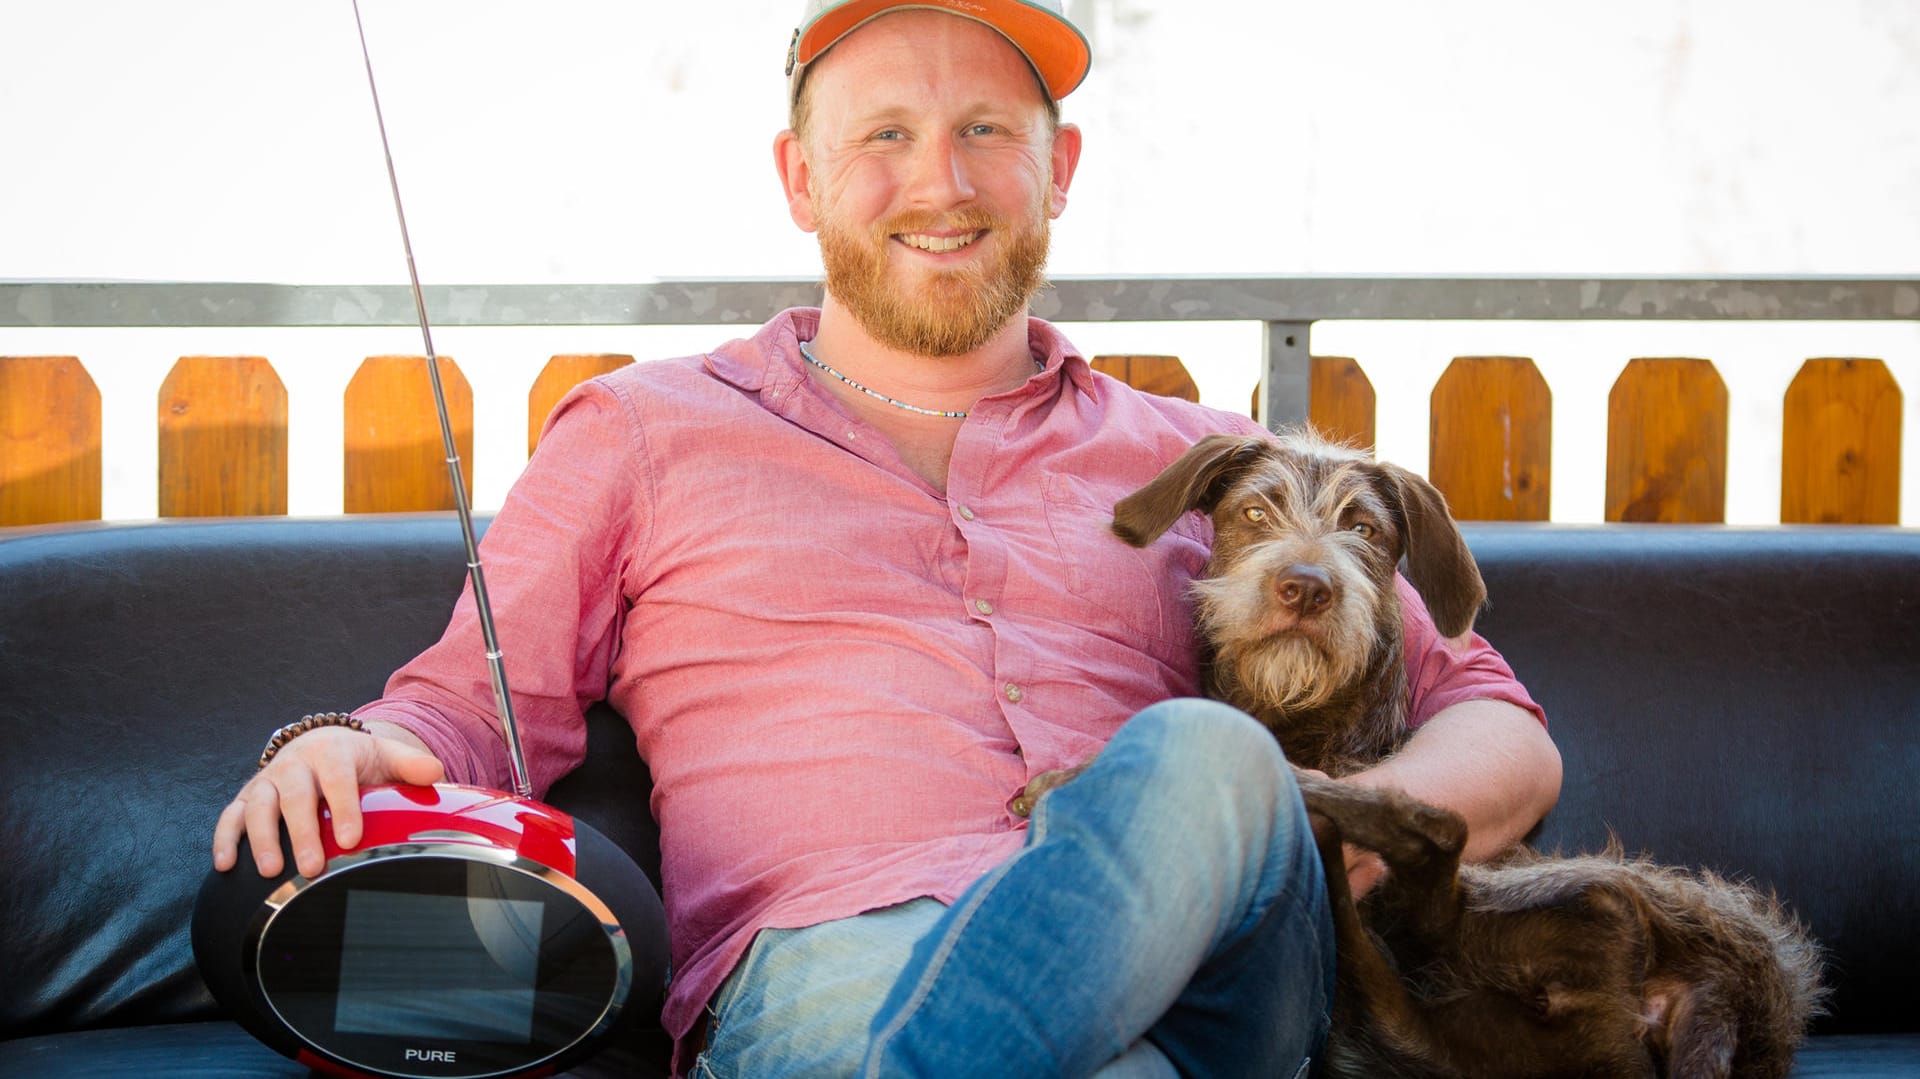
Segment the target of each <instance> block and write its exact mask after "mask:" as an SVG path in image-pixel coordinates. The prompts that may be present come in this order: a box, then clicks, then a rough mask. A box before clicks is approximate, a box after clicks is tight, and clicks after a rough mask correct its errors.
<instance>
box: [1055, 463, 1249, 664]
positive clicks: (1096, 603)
mask: <svg viewBox="0 0 1920 1079" xmlns="http://www.w3.org/2000/svg"><path fill="white" fill-rule="evenodd" d="M1131 490H1132V488H1128V491H1123V492H1121V493H1120V494H1119V495H1104V494H1103V493H1102V492H1101V491H1100V490H1099V489H1098V488H1097V487H1095V486H1094V485H1092V484H1089V483H1087V482H1086V481H1085V480H1083V479H1081V478H1080V477H1078V476H1069V475H1054V476H1051V477H1049V478H1048V480H1047V485H1046V489H1045V491H1044V493H1043V495H1042V502H1043V503H1044V505H1045V509H1046V515H1047V528H1048V529H1049V530H1050V531H1051V532H1052V534H1053V542H1054V545H1055V547H1056V548H1058V551H1059V557H1060V562H1061V564H1062V566H1063V567H1064V568H1065V577H1066V582H1067V589H1068V590H1069V591H1071V592H1072V593H1073V594H1074V596H1076V597H1078V598H1079V599H1080V600H1083V601H1085V602H1086V603H1087V604H1088V605H1089V606H1090V608H1092V609H1091V610H1090V611H1089V612H1088V613H1089V615H1090V617H1093V618H1095V619H1101V618H1104V619H1107V620H1109V621H1110V622H1111V623H1112V624H1114V625H1117V626H1122V627H1125V628H1126V629H1127V630H1129V631H1131V632H1132V633H1135V634H1139V635H1141V636H1145V637H1149V638H1151V639H1153V640H1155V641H1159V642H1161V643H1162V644H1166V645H1172V646H1174V647H1175V648H1178V649H1188V648H1191V647H1192V646H1193V640H1194V637H1193V600H1192V597H1191V595H1190V590H1191V587H1192V584H1193V579H1194V578H1195V577H1196V576H1198V575H1199V574H1200V572H1201V571H1202V570H1203V569H1204V568H1205V567H1206V564H1207V558H1208V556H1209V553H1210V544H1211V542H1212V539H1213V534H1212V532H1213V530H1212V524H1211V522H1209V521H1207V520H1205V519H1203V518H1201V517H1199V516H1198V515H1196V514H1191V513H1190V514H1185V515H1183V516H1182V517H1181V518H1180V519H1179V520H1178V521H1176V522H1174V525H1173V527H1172V528H1170V529H1168V530H1167V532H1166V534H1165V535H1163V536H1161V537H1160V538H1159V539H1157V540H1155V541H1154V542H1153V543H1151V544H1149V545H1148V546H1147V547H1145V548H1140V547H1134V546H1133V545H1131V544H1129V543H1127V542H1126V541H1125V540H1122V539H1121V538H1120V537H1119V536H1116V535H1114V534H1113V504H1114V503H1115V502H1117V501H1119V499H1120V498H1122V497H1125V495H1126V494H1127V493H1128V492H1130V491H1131ZM1088 628H1090V629H1096V630H1097V629H1098V626H1097V625H1095V626H1089V627H1088Z"/></svg>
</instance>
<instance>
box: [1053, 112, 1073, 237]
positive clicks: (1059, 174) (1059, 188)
mask: <svg viewBox="0 0 1920 1079" xmlns="http://www.w3.org/2000/svg"><path fill="white" fill-rule="evenodd" d="M1079 167H1080V129H1079V128H1078V127H1075V126H1074V125H1072V124H1061V125H1060V130H1058V131H1056V132H1054V134H1053V191H1052V192H1051V193H1050V194H1049V195H1048V199H1047V215H1048V216H1049V217H1059V216H1060V215H1061V214H1063V213H1065V212H1066V209H1067V188H1068V187H1070V186H1072V184H1073V170H1074V169H1076V168H1079Z"/></svg>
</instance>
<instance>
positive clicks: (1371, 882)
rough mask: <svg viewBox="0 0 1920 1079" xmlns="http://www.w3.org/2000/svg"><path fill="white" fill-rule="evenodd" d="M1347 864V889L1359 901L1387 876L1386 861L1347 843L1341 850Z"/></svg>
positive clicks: (1371, 852) (1362, 848)
mask: <svg viewBox="0 0 1920 1079" xmlns="http://www.w3.org/2000/svg"><path fill="white" fill-rule="evenodd" d="M1342 853H1343V854H1344V855H1345V856H1346V863H1347V887H1348V889H1349V890H1351V891H1352V892H1353V897H1354V898H1355V899H1359V898H1360V897H1361V896H1363V895H1366V894H1367V893H1368V892H1370V891H1372V890H1373V889H1374V888H1375V887H1376V886H1377V885H1378V884H1379V883H1380V882H1381V881H1382V880H1383V879H1385V878H1386V875H1387V862H1386V859H1384V858H1382V857H1380V855H1379V854H1377V853H1376V852H1374V851H1370V850H1367V849H1366V848H1364V847H1356V846H1354V845H1353V844H1351V843H1349V844H1347V845H1346V846H1345V847H1344V848H1342Z"/></svg>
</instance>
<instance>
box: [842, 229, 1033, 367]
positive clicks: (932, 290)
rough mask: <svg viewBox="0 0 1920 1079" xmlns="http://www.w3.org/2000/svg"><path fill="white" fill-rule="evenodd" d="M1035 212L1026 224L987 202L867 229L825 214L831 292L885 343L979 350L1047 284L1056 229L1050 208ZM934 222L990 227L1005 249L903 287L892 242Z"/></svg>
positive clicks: (928, 352) (940, 351)
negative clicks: (1051, 234)
mask: <svg viewBox="0 0 1920 1079" xmlns="http://www.w3.org/2000/svg"><path fill="white" fill-rule="evenodd" d="M1035 216H1036V219H1037V220H1038V224H1037V225H1035V226H1034V227H1031V228H1021V227H1017V226H1016V225H1015V224H1014V223H1013V222H1010V221H1008V220H1006V219H1004V218H1001V217H999V216H998V215H996V214H993V213H990V212H988V211H986V210H984V209H971V210H962V211H958V212H956V213H952V214H945V215H940V214H901V215H899V216H897V217H894V218H891V219H889V220H886V221H883V222H880V223H879V224H876V225H875V226H874V227H873V228H872V230H871V231H870V232H868V233H867V234H865V235H862V234H861V233H860V231H859V230H857V229H853V228H848V227H842V226H841V225H840V223H839V221H838V219H837V218H836V217H835V216H834V215H832V214H831V213H824V214H822V215H821V216H820V219H819V222H818V225H819V233H820V257H821V261H822V262H823V263H824V264H825V266H826V272H827V291H828V292H830V293H832V294H833V297H834V298H835V299H836V300H838V301H839V302H840V303H841V304H843V305H845V306H846V308H847V310H848V311H849V312H850V313H852V315H853V317H854V319H855V320H856V321H858V322H859V323H860V325H861V327H862V328H864V329H865V330H866V331H867V333H869V334H870V335H872V336H873V337H874V339H876V340H878V341H879V342H880V343H882V344H884V345H888V346H890V347H892V348H896V349H899V350H901V351H903V352H910V353H913V354H915V355H919V356H958V355H961V354H963V353H968V352H972V351H973V350H975V349H977V348H979V347H980V346H982V345H984V344H986V343H987V341H988V340H989V339H991V338H992V337H993V335H994V334H995V333H998V332H999V331H1000V329H1001V328H1002V327H1004V326H1005V325H1006V324H1007V321H1008V320H1009V319H1012V318H1013V317H1014V316H1016V315H1018V314H1020V313H1021V312H1023V311H1025V310H1026V309H1027V304H1028V302H1029V301H1031V300H1032V299H1033V297H1034V294H1035V293H1037V292H1039V291H1040V288H1041V287H1042V286H1043V285H1045V284H1046V275H1045V273H1044V270H1045V267H1046V264H1047V242H1048V234H1049V231H1050V229H1049V223H1048V218H1047V215H1046V213H1045V211H1044V208H1041V209H1040V212H1038V213H1037V214H1036V215H1035ZM930 229H942V230H946V229H961V230H964V231H972V230H974V229H987V230H990V231H989V235H990V236H992V237H994V238H995V240H996V242H997V243H998V247H999V250H998V252H997V253H996V254H995V255H994V257H993V258H992V259H990V260H989V261H988V262H986V263H985V264H984V265H977V266H968V267H964V268H958V269H952V270H941V271H938V272H935V273H934V274H932V275H931V276H929V277H927V278H925V279H923V280H922V281H921V282H920V283H919V284H918V285H917V286H915V287H911V288H904V289H903V288H901V287H899V286H897V285H896V284H895V282H894V278H893V273H894V271H893V267H892V266H890V265H889V263H888V259H887V250H888V246H887V245H888V244H890V243H892V242H893V240H892V237H893V236H895V235H898V234H900V233H910V232H923V231H927V230H930ZM983 239H984V237H983ZM974 242H975V243H979V242H981V241H980V240H975V241H974Z"/></svg>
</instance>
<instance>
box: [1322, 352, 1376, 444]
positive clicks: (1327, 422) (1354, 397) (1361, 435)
mask: <svg viewBox="0 0 1920 1079" xmlns="http://www.w3.org/2000/svg"><path fill="white" fill-rule="evenodd" d="M1376 411H1377V409H1376V405H1375V399H1374V393H1373V382H1372V380H1371V379H1369V378H1367V373H1366V372H1365V371H1362V370H1361V369H1360V365H1359V364H1358V363H1356V362H1354V360H1353V359H1352V358H1351V357H1348V356H1315V357H1313V358H1312V359H1311V361H1309V364H1308V368H1307V422H1308V423H1311V424H1312V425H1313V428H1314V430H1316V431H1319V432H1320V433H1321V434H1322V435H1325V436H1326V437H1328V438H1330V439H1333V440H1334V441H1335V442H1344V443H1346V444H1347V445H1350V446H1353V447H1355V448H1357V449H1363V450H1367V451H1369V452H1371V451H1372V449H1373V446H1374V417H1375V415H1376Z"/></svg>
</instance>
